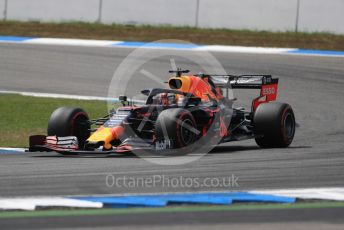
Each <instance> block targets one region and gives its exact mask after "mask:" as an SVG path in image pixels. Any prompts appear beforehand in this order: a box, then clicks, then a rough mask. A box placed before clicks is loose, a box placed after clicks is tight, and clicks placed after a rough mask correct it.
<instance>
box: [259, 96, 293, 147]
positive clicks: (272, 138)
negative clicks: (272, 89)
mask: <svg viewBox="0 0 344 230" xmlns="http://www.w3.org/2000/svg"><path fill="white" fill-rule="evenodd" d="M253 124H254V133H255V136H256V138H255V140H256V143H257V144H258V145H259V146H260V147H262V148H285V147H288V146H289V145H290V144H291V142H292V141H293V138H294V134H295V127H296V123H295V116H294V112H293V110H292V108H291V106H290V105H288V104H286V103H279V102H271V103H264V104H261V105H259V106H258V108H257V109H256V111H255V113H254V118H253Z"/></svg>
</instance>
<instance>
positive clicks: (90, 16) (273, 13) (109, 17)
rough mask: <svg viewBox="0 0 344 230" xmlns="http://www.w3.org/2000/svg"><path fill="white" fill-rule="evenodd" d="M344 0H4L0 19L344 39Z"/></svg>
mask: <svg viewBox="0 0 344 230" xmlns="http://www.w3.org/2000/svg"><path fill="white" fill-rule="evenodd" d="M343 10H344V1H343V0H288V1H285V0H259V1H257V0H241V1H238V0H168V1H167V0H144V1H142V0H58V1H56V0H0V18H2V19H3V20H16V21H39V22H71V21H80V22H100V23H105V24H113V23H116V24H131V25H169V26H188V27H199V28H227V29H240V30H243V29H249V30H263V31H279V32H283V31H293V32H297V31H300V32H330V33H336V34H344V23H343V21H344V14H343Z"/></svg>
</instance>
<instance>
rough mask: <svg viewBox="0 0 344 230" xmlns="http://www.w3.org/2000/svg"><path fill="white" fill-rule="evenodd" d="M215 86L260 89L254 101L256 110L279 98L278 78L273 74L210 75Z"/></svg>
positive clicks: (253, 106)
mask: <svg viewBox="0 0 344 230" xmlns="http://www.w3.org/2000/svg"><path fill="white" fill-rule="evenodd" d="M205 77H208V78H209V79H211V81H212V82H213V83H214V85H215V87H217V88H223V89H226V91H227V95H228V89H260V95H259V97H257V98H255V99H254V100H253V101H252V110H253V111H255V110H256V109H257V107H258V106H259V105H260V104H262V103H267V102H269V101H275V100H276V98H277V90H278V78H272V76H271V75H240V76H234V75H208V76H205Z"/></svg>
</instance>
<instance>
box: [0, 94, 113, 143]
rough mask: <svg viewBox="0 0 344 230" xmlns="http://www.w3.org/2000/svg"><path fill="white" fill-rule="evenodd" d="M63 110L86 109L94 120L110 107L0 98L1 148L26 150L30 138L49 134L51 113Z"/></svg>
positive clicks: (81, 103)
mask: <svg viewBox="0 0 344 230" xmlns="http://www.w3.org/2000/svg"><path fill="white" fill-rule="evenodd" d="M61 106H74V107H80V108H83V109H84V110H85V111H86V112H87V113H88V114H89V116H90V117H91V118H96V117H101V116H104V115H105V114H106V113H107V103H106V102H104V101H85V100H70V99H51V98H38V97H27V96H20V95H10V94H0V127H1V128H0V146H1V147H27V146H28V138H29V136H30V135H33V134H46V132H47V131H46V130H47V124H48V120H49V117H50V115H51V113H52V112H53V111H54V110H55V109H56V108H58V107H61Z"/></svg>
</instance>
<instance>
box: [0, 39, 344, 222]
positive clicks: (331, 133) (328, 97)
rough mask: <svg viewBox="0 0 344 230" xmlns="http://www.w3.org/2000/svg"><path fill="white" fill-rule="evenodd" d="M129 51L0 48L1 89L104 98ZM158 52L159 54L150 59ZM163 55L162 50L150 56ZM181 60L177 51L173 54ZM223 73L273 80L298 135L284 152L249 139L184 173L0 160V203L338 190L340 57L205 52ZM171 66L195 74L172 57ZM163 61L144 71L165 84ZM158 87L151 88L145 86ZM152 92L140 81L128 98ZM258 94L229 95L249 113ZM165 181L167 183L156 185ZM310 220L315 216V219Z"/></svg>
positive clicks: (110, 162) (129, 165)
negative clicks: (119, 182)
mask: <svg viewBox="0 0 344 230" xmlns="http://www.w3.org/2000/svg"><path fill="white" fill-rule="evenodd" d="M131 51H132V49H127V48H86V47H63V46H37V45H23V44H20V45H16V44H0V79H1V81H0V82H1V85H0V88H1V89H3V90H20V91H30V92H47V93H65V94H78V95H90V96H107V91H108V86H109V84H110V82H111V78H112V76H113V73H114V71H115V70H116V68H117V67H118V66H119V64H120V63H121V62H122V61H123V59H124V58H125V57H126V56H127V55H128V54H129V53H130V52H131ZM157 52H158V51H157ZM159 52H161V53H162V54H163V53H164V51H159ZM179 52H180V54H181V55H182V54H183V52H186V51H179ZM212 54H213V55H214V56H215V57H216V58H217V60H218V61H219V62H220V63H221V64H222V66H223V67H224V68H225V70H226V71H227V73H234V74H240V73H247V74H255V73H256V74H272V75H273V76H275V77H279V78H280V84H279V99H278V100H279V101H284V102H288V103H289V104H291V105H292V107H293V109H294V112H295V115H296V119H297V122H298V123H299V124H300V128H298V129H297V132H296V136H295V139H294V142H293V143H292V145H291V147H290V148H287V149H269V150H266V149H259V148H258V147H257V146H256V144H255V142H254V141H253V140H248V141H243V142H233V143H229V144H226V145H221V146H219V147H217V148H215V149H214V150H213V151H212V152H211V153H209V154H207V155H206V156H204V157H202V158H201V159H199V160H197V161H194V162H192V163H189V164H184V165H177V166H164V165H157V164H153V163H150V162H148V161H146V160H143V159H141V158H136V157H135V156H128V157H106V158H104V157H92V156H88V157H62V156H60V155H58V154H55V153H27V154H1V155H0V188H1V189H0V196H27V195H80V194H114V193H116V194H119V193H154V192H182V191H202V190H206V191H209V190H212V191H219V190H226V191H228V190H251V189H272V188H300V187H305V188H307V187H336V186H343V181H344V113H343V108H344V100H343V99H344V92H343V90H344V58H336V57H315V56H313V57H312V56H291V55H272V54H269V55H263V54H234V53H212ZM174 59H175V61H176V63H177V66H180V67H182V68H188V69H191V70H192V72H196V73H197V72H199V71H201V70H202V68H200V67H199V66H197V65H195V64H194V63H192V62H191V61H188V60H186V59H183V58H180V57H178V55H177V56H175V57H174ZM170 66H171V65H170V58H169V57H162V58H158V59H155V60H153V61H150V62H149V63H147V64H146V65H145V66H144V69H145V70H147V71H149V72H151V73H153V74H154V75H156V76H159V77H160V78H161V81H162V82H163V81H166V80H167V78H168V75H167V70H168V69H170V68H171V67H170ZM154 85H155V86H159V85H158V84H154ZM145 87H152V81H151V79H148V78H147V77H145V76H144V75H142V74H140V73H139V72H138V73H136V75H135V77H134V80H133V81H132V83H131V84H130V87H129V90H128V92H129V93H133V94H134V92H135V93H136V92H138V90H139V89H141V88H145ZM256 94H257V92H256V91H255V92H252V91H251V92H246V91H245V92H235V96H236V97H238V99H239V100H238V102H237V104H238V105H243V106H246V107H247V106H249V104H250V101H249V98H253V97H254V96H255V95H256ZM107 175H111V176H114V177H115V178H120V177H124V176H126V177H128V178H130V179H133V178H134V179H135V178H136V179H137V178H154V177H155V178H161V177H162V176H165V177H168V178H170V179H171V178H179V177H183V178H184V179H185V178H198V179H199V180H200V181H203V180H204V179H205V178H218V179H221V178H226V177H231V176H232V175H233V176H234V177H235V178H238V180H237V185H236V184H235V185H234V186H232V187H223V186H210V187H209V186H196V185H195V184H193V185H191V186H180V185H179V186H171V185H166V183H162V182H157V183H156V184H155V185H154V186H134V187H128V186H107V185H106V178H107ZM165 182H166V181H165ZM314 219H315V220H316V217H314Z"/></svg>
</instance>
